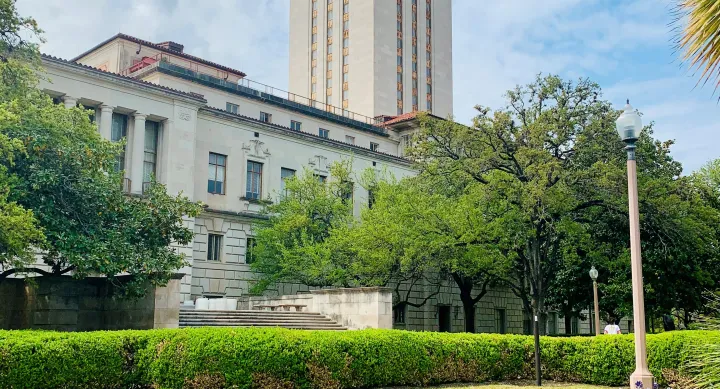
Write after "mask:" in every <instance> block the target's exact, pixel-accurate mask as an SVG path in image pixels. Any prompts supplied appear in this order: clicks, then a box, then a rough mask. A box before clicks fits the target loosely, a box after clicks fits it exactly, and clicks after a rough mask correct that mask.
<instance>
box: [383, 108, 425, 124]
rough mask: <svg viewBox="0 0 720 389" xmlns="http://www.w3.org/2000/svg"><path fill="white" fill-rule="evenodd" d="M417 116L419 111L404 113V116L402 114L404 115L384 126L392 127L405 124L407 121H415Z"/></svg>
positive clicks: (396, 117)
mask: <svg viewBox="0 0 720 389" xmlns="http://www.w3.org/2000/svg"><path fill="white" fill-rule="evenodd" d="M417 114H418V112H417V111H413V112H408V113H404V114H402V115H399V116H395V117H393V118H392V119H390V120H388V121H386V122H385V123H383V125H386V126H389V125H391V124H395V123H400V122H404V121H406V120H411V119H415V118H416V117H417Z"/></svg>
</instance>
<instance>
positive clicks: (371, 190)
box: [368, 188, 375, 209]
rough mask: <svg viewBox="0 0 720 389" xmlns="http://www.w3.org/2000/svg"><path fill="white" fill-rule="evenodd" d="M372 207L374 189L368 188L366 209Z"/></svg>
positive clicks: (373, 203)
mask: <svg viewBox="0 0 720 389" xmlns="http://www.w3.org/2000/svg"><path fill="white" fill-rule="evenodd" d="M373 205H375V189H374V188H370V189H368V208H370V209H372V207H373Z"/></svg>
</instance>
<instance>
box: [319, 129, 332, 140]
mask: <svg viewBox="0 0 720 389" xmlns="http://www.w3.org/2000/svg"><path fill="white" fill-rule="evenodd" d="M319 135H320V137H321V138H330V131H329V130H326V129H324V128H321V129H320V130H319Z"/></svg>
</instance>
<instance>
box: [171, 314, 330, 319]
mask: <svg viewBox="0 0 720 389" xmlns="http://www.w3.org/2000/svg"><path fill="white" fill-rule="evenodd" d="M180 318H181V319H195V320H205V319H207V320H210V319H227V320H275V321H277V320H281V321H282V320H288V321H293V320H327V319H328V318H327V317H325V316H270V315H237V316H231V315H183V314H180Z"/></svg>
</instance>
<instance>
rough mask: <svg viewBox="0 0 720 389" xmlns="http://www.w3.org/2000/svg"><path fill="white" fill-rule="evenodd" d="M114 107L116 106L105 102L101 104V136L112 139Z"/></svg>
mask: <svg viewBox="0 0 720 389" xmlns="http://www.w3.org/2000/svg"><path fill="white" fill-rule="evenodd" d="M113 109H115V107H112V106H109V105H105V104H103V105H101V106H100V136H102V138H103V139H107V140H110V134H111V133H112V113H113Z"/></svg>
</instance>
